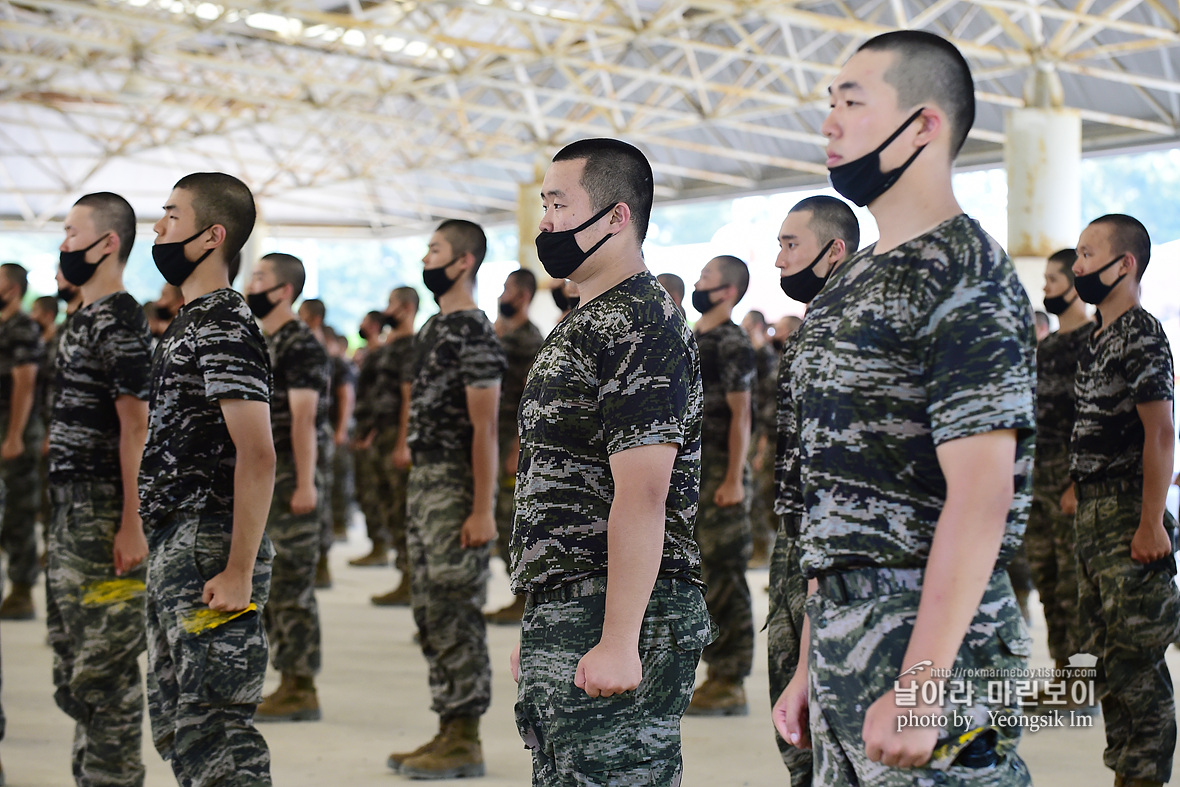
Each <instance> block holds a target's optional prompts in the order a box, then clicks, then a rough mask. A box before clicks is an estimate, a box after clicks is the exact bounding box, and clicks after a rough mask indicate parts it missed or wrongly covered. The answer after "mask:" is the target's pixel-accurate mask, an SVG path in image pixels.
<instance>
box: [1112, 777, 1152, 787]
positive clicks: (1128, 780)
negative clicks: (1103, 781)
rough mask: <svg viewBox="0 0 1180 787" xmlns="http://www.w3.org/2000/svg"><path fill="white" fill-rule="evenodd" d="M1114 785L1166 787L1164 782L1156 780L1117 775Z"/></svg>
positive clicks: (1123, 786)
mask: <svg viewBox="0 0 1180 787" xmlns="http://www.w3.org/2000/svg"><path fill="white" fill-rule="evenodd" d="M1114 784H1115V787H1164V783H1163V782H1157V781H1155V780H1154V779H1136V778H1134V777H1127V776H1119V775H1118V774H1115V777H1114Z"/></svg>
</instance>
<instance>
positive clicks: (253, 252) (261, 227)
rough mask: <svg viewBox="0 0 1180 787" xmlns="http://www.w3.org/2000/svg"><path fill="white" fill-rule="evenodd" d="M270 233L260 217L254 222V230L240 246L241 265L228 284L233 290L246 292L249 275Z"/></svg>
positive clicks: (248, 284)
mask: <svg viewBox="0 0 1180 787" xmlns="http://www.w3.org/2000/svg"><path fill="white" fill-rule="evenodd" d="M269 235H270V227H269V226H268V225H267V223H266V222H265V221H263V220H262V219H261V218H258V219H257V220H256V221H255V222H254V231H253V232H251V233H250V237H249V238H247V239H246V243H245V245H244V246H242V266H241V269H240V270H239V271H238V276H237V278H236V279H234V280H233V281H231V282H230V283H229V284H230V286H231V287H233V288H234V289H235V290H238V291H240V292H246V291H247V290H248V289H249V288H250V276H251V274H252V273H253V272H254V265H255V263H257V262H258V258H259V257H261V256H262V246H263V242H264V241H265V240H266V238H267V237H268V236H269Z"/></svg>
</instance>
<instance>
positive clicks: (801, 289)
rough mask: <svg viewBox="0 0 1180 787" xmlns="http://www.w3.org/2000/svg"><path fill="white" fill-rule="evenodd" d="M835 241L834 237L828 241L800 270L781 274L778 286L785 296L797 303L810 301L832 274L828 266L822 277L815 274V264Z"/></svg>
mask: <svg viewBox="0 0 1180 787" xmlns="http://www.w3.org/2000/svg"><path fill="white" fill-rule="evenodd" d="M835 242H836V239H835V238H832V239H831V240H830V241H828V243H827V245H826V246H824V247H823V250H822V251H820V253H819V256H818V257H816V258H815V259H814V260H812V261H811V264H810V265H808V266H807V267H806V268H804V269H803V270H801V271H796V272H795V273H792V274H790V275H788V276H781V277H779V280H778V286H779V287H782V289H783V292H784V293H786V295H787V297H788V298H790V299H791V300H793V301H799V303H811V301H812V300H813V299H814V298H815V296H817V295H819V291H820V290H822V289H823V288H824V285H825V284H827V282H828V278H829V277H831V275H832V270H833V269H832V268H828V273H827V275H826V276H824V277H823V278H822V279H821V278H820V277H819V276H816V275H815V266H816V265H819V261H820V260H822V259H823V258H824V255H826V254H827V253H828V250H829V249H831V248H832V244H833V243H835Z"/></svg>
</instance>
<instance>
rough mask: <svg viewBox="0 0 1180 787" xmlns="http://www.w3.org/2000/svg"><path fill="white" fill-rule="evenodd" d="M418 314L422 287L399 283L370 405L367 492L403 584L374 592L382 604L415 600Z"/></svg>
mask: <svg viewBox="0 0 1180 787" xmlns="http://www.w3.org/2000/svg"><path fill="white" fill-rule="evenodd" d="M417 316H418V291H417V290H415V289H414V288H413V287H398V288H396V289H394V290H393V291H392V292H391V293H389V303H388V305H387V306H386V309H385V320H386V322H387V324H388V325H389V326H390V332H389V336H388V337H387V338H386V340H385V344H384V345H383V346H382V347H381V349H380V351H379V354H378V356H377V358H376V359H375V360H374V361H373V363H374V364H375V367H374V373H375V377H374V380H373V395H372V397H371V401H370V405H369V418H368V421H367V424H368V425H367V426H366V428H368V429H369V430H370V432H369V436H368V437H367V438H366V439H367V440H368V441H369V442H370V446H371V447H370V448H369V453H368V454H366V460H367V461H368V462H369V463H370V464H369V470H368V473H367V478H368V481H367V488H366V490H365V493H366V494H371V495H373V496H374V498H375V499H374V500H373V501H372V503H371V504H370V506H371V508H372V509H373V510H374V511H376V512H377V514H378V516H380V517H381V519H382V521H383V522H384V523H385V524H384V528H383V530H384V532H386V533H388V534H389V539H390V543H391V544H392V546H393V550H394V553H395V556H394V567H395V568H397V570H398V575H399V576H398V584H397V586H396V587H394V588H393V590H391V591H389V592H388V593H382V594H381V595H378V596H373V597H372V599H371V601H372V602H373V604H375V605H376V606H379V607H392V606H403V607H404V606H408V605H409V604H410V586H411V582H412V576H411V575H412V571H411V570H410V554H409V548H408V547H407V545H406V484H407V482H408V479H409V471H410V449H409V444H408V442H407V438H408V436H409V425H410V387H411V384H412V383H413V381H414V320H415V318H416V317H417Z"/></svg>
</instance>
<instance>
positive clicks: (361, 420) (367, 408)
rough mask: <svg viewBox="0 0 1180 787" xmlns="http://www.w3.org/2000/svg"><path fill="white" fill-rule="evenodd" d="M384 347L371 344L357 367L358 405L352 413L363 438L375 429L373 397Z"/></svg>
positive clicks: (358, 431) (359, 434)
mask: <svg viewBox="0 0 1180 787" xmlns="http://www.w3.org/2000/svg"><path fill="white" fill-rule="evenodd" d="M382 347H383V345H376V346H374V345H369V347H368V350H367V352H365V354H364V356H362V357H361V362H360V366H359V368H358V369H357V374H356V406H355V407H354V409H353V413H352V415H353V418H354V419H356V432H357V435H358V436H359V437H362V438H363V437H365V436H366V435H368V434H369V432H371V431H372V430H373V397H374V396H376V394H377V387H376V380H377V366H378V364H379V362H380V358H379V356H380V355H381V348H382ZM358 352H359V351H358Z"/></svg>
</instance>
